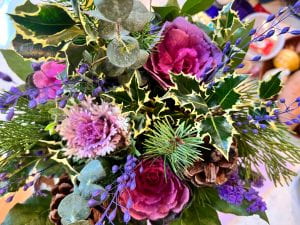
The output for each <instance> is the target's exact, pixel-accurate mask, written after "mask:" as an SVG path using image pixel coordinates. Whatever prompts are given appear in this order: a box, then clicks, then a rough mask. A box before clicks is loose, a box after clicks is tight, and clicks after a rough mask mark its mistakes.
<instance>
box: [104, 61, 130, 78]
mask: <svg viewBox="0 0 300 225" xmlns="http://www.w3.org/2000/svg"><path fill="white" fill-rule="evenodd" d="M124 71H125V68H124V67H118V66H115V65H113V64H112V63H110V62H109V60H106V61H105V62H104V66H103V69H102V72H103V73H104V74H105V75H106V76H107V77H118V76H120V75H121V74H122V73H124Z"/></svg>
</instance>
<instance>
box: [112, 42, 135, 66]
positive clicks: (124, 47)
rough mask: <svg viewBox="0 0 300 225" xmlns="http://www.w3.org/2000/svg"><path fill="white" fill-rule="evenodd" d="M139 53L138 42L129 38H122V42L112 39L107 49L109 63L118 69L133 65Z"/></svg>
mask: <svg viewBox="0 0 300 225" xmlns="http://www.w3.org/2000/svg"><path fill="white" fill-rule="evenodd" d="M139 53H140V47H139V43H138V41H137V40H136V39H135V38H133V37H129V36H124V37H122V40H119V39H114V40H112V41H111V42H110V43H109V45H108V47H107V57H108V59H109V61H110V62H111V63H112V64H114V65H115V66H118V67H129V66H131V65H133V64H134V63H135V62H136V60H137V58H138V56H139Z"/></svg>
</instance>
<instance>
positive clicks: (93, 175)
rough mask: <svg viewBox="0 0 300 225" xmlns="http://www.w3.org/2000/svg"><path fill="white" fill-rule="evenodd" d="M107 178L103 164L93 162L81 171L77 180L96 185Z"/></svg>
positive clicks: (96, 161)
mask: <svg viewBox="0 0 300 225" xmlns="http://www.w3.org/2000/svg"><path fill="white" fill-rule="evenodd" d="M105 176H106V173H105V170H104V168H103V166H102V164H101V162H100V161H99V160H92V161H90V162H89V163H88V164H87V165H86V166H85V167H84V168H83V169H82V170H81V171H80V174H79V175H78V177H77V178H78V180H79V181H80V182H83V183H84V182H88V183H94V182H96V181H98V180H100V179H101V178H103V177H105Z"/></svg>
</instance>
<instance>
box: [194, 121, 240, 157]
mask: <svg viewBox="0 0 300 225" xmlns="http://www.w3.org/2000/svg"><path fill="white" fill-rule="evenodd" d="M199 132H200V134H201V135H208V136H209V137H210V139H211V140H210V141H211V143H212V144H213V146H214V147H215V148H216V149H217V150H219V151H220V152H221V153H222V154H223V155H224V157H225V158H226V159H228V156H229V150H230V147H231V144H232V142H233V134H234V128H233V126H232V124H231V123H230V122H229V121H228V119H227V118H226V117H225V116H207V117H206V118H205V119H204V120H202V121H201V122H200V125H199Z"/></svg>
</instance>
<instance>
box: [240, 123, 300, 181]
mask: <svg viewBox="0 0 300 225" xmlns="http://www.w3.org/2000/svg"><path fill="white" fill-rule="evenodd" d="M237 129H238V128H237ZM237 143H238V148H239V154H240V157H241V160H242V164H243V166H244V167H245V168H246V173H247V174H248V175H250V174H251V171H252V170H254V171H255V172H256V173H260V171H261V169H260V167H261V166H264V167H265V170H266V172H267V174H268V177H269V178H270V179H271V180H272V181H273V182H274V183H275V185H276V184H277V183H279V184H280V185H282V182H283V181H284V182H285V183H288V182H290V181H291V179H292V178H293V176H295V175H296V174H295V172H294V171H292V170H291V169H290V168H289V164H292V165H293V164H297V163H299V161H300V147H299V146H297V145H295V143H293V141H292V139H291V137H290V134H289V133H288V132H287V130H286V128H285V127H284V126H283V125H281V124H276V128H272V127H269V128H267V129H265V130H260V132H259V133H258V134H256V135H253V134H251V133H246V134H245V133H242V132H240V135H239V136H238V137H237ZM247 174H246V175H247Z"/></svg>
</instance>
